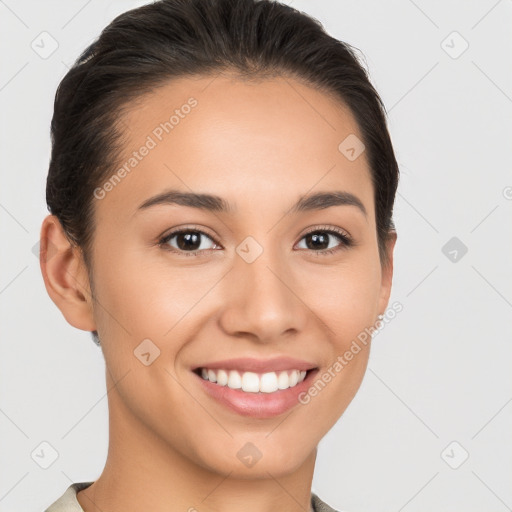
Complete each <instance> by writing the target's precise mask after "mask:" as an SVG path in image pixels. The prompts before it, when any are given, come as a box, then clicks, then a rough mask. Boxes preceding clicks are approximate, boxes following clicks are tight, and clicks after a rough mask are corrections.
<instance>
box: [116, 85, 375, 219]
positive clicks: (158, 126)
mask: <svg viewBox="0 0 512 512" xmlns="http://www.w3.org/2000/svg"><path fill="white" fill-rule="evenodd" d="M122 126H123V127H124V131H125V135H126V138H125V145H124V150H123V154H122V156H121V159H120V161H119V162H118V164H119V166H121V165H125V164H127V163H129V161H130V160H131V164H129V165H125V167H126V168H127V169H128V168H129V171H128V172H127V173H125V174H126V175H127V177H126V178H123V183H122V186H116V187H115V189H114V190H113V191H112V192H111V193H110V195H111V196H118V199H120V200H122V196H123V197H124V198H125V199H127V200H131V201H132V202H136V201H137V200H138V199H140V198H143V197H147V196H149V195H151V194H157V193H159V192H162V189H163V188H174V189H176V188H179V189H182V190H183V191H191V190H193V191H194V192H205V191H208V192H210V193H214V194H216V195H219V196H222V197H226V198H227V199H228V200H229V201H230V203H232V204H233V205H234V206H235V208H236V207H238V203H239V202H240V201H241V200H242V198H243V200H244V202H245V203H251V204H250V206H255V207H258V205H261V201H262V199H263V198H264V199H265V202H266V204H270V203H271V202H273V201H278V202H281V203H282V202H283V201H286V202H288V201H287V199H286V197H287V196H290V198H295V199H296V198H297V197H298V196H300V195H303V194H305V193H307V192H311V191H315V189H318V190H326V189H336V190H340V189H341V190H345V191H348V192H351V193H357V195H358V197H360V198H361V200H362V201H363V202H364V203H365V206H366V208H367V210H368V212H369V213H370V212H371V211H372V208H373V205H372V203H373V201H372V196H373V192H372V189H371V179H370V172H369V167H368V162H367V159H366V153H365V152H364V151H363V152H362V153H361V155H360V156H359V157H357V158H356V159H353V158H352V159H350V158H347V154H346V152H344V151H345V150H346V147H345V146H347V144H348V145H349V146H354V145H355V150H356V151H359V150H360V147H357V144H361V142H360V141H361V139H362V136H361V134H360V130H359V127H358V125H357V122H356V121H355V118H354V116H353V115H352V113H351V112H350V110H349V109H348V108H347V107H346V106H345V105H344V104H343V103H342V102H341V101H336V100H335V99H334V98H333V97H332V96H329V95H327V94H325V93H323V92H320V91H317V90H315V89H313V88H312V87H311V86H307V85H305V84H302V83H299V82H298V81H296V80H293V79H291V78H285V77H276V78H272V79H266V80H258V81H247V80H245V81H244V80H241V79H240V78H237V77H234V76H229V75H227V76H226V75H217V76H197V77H187V78H180V79H177V80H173V81H172V82H169V83H167V84H165V85H163V86H160V87H158V88H157V89H154V90H153V91H152V92H151V93H149V94H145V95H143V96H141V97H140V98H138V100H137V101H136V102H135V103H133V104H132V105H131V106H130V110H129V111H128V112H127V113H126V114H125V115H124V117H123V118H122ZM347 141H348V142H347ZM144 147H146V148H150V149H146V150H143V148H144ZM134 153H137V156H134ZM141 153H144V156H141ZM135 160H136V161H135ZM138 202H139V203H140V201H138Z"/></svg>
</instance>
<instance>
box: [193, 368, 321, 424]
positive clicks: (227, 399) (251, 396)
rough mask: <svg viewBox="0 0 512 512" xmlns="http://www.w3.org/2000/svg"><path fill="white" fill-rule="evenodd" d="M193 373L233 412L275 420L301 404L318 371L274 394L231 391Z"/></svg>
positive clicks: (215, 397) (206, 389) (205, 388)
mask: <svg viewBox="0 0 512 512" xmlns="http://www.w3.org/2000/svg"><path fill="white" fill-rule="evenodd" d="M192 373H193V374H194V375H195V376H196V377H197V378H198V379H199V380H200V381H201V385H202V386H203V389H204V390H205V391H206V392H207V393H208V394H209V395H210V396H211V397H212V398H214V399H216V400H217V401H218V402H220V403H221V404H223V405H224V406H226V407H228V408H229V409H231V410H232V411H234V412H236V413H238V414H240V415H242V416H249V417H252V418H273V417H274V416H278V415H279V414H283V413H284V412H286V411H288V410H289V409H291V408H292V407H294V406H296V405H297V404H299V403H300V402H299V395H300V394H301V393H302V392H305V391H306V390H307V389H308V388H309V387H310V385H311V381H312V379H313V377H314V376H315V375H316V373H318V369H315V370H310V371H308V373H307V374H306V377H305V379H304V380H303V381H302V382H299V384H297V385H296V386H294V387H293V388H288V389H280V390H278V391H274V392H273V393H262V392H259V393H249V392H245V391H241V390H240V389H231V388H230V387H228V386H227V385H226V386H219V384H215V383H213V382H210V381H209V380H205V379H203V378H202V377H201V376H199V375H197V373H195V372H192Z"/></svg>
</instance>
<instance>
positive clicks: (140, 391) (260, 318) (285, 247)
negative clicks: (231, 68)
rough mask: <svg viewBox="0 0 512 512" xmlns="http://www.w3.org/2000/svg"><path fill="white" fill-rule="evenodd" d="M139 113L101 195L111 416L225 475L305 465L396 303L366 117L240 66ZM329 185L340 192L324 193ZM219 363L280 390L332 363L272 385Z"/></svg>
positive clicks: (102, 322)
mask: <svg viewBox="0 0 512 512" xmlns="http://www.w3.org/2000/svg"><path fill="white" fill-rule="evenodd" d="M172 116H174V117H172ZM123 121H124V123H123V126H124V129H125V131H126V136H127V138H126V141H125V143H124V144H125V146H124V148H125V150H124V154H123V157H122V158H121V160H120V162H119V167H118V169H120V168H121V167H122V166H123V165H124V164H127V165H126V166H125V172H123V171H121V172H118V173H117V174H116V175H115V176H114V177H113V178H112V179H111V180H110V185H108V184H107V185H104V184H100V187H99V188H98V189H96V191H95V198H94V202H95V208H96V212H95V235H94V243H93V262H94V267H93V281H94V282H93V285H94V292H95V299H96V301H95V302H94V304H93V313H92V314H93V318H94V323H95V325H96V327H97V330H98V333H99V336H100V339H101V343H102V348H103V351H104V356H105V360H106V364H107V367H108V372H107V374H109V376H108V378H109V383H108V387H109V388H110V387H111V385H112V381H111V380H110V379H114V381H116V382H117V381H119V382H118V384H117V388H116V393H115V394H114V393H112V392H111V393H110V394H109V400H110V402H109V407H110V420H111V426H113V428H114V429H118V431H119V432H120V433H119V435H120V436H122V434H121V432H122V431H123V430H126V429H128V430H130V429H131V431H132V432H133V431H135V429H136V431H137V432H139V433H141V435H145V434H148V433H151V434H156V439H158V440H159V442H161V443H163V445H162V446H164V447H165V448H168V449H170V450H171V451H172V452H175V453H178V454H179V455H181V456H184V457H186V459H188V460H190V461H192V462H193V463H195V464H198V465H200V466H202V467H203V468H207V469H209V470H213V471H216V472H219V473H222V474H227V473H228V472H230V471H231V472H232V476H236V475H238V476H240V477H242V478H243V477H247V478H250V477H258V475H259V476H262V475H263V476H266V475H267V472H270V473H271V474H273V475H279V474H283V473H287V472H290V471H293V470H295V469H297V468H298V467H300V465H301V464H303V463H304V461H305V460H306V459H307V458H308V457H310V456H312V453H313V452H314V450H315V448H316V445H317V444H318V442H319V440H320V439H321V438H322V437H323V436H324V435H325V434H326V432H327V431H328V430H329V429H330V428H331V427H332V426H333V425H334V423H335V422H336V421H337V419H338V418H339V417H340V415H341V414H342V413H343V411H344V410H345V409H346V407H347V405H348V404H349V402H350V401H351V400H352V398H353V397H354V395H355V393H356V391H357V389H358V388H359V385H360V383H361V380H362V378H363V374H364V372H365V368H366V364H367V359H368V351H369V344H366V345H364V344H361V343H359V345H360V347H361V350H360V351H359V352H357V354H355V355H354V356H353V358H352V359H351V360H350V361H349V362H347V361H346V359H345V358H344V361H345V363H346V364H345V363H344V364H343V365H342V369H339V365H338V366H337V368H338V371H336V370H334V365H335V362H336V361H340V359H339V357H340V358H343V355H344V354H345V353H346V351H347V350H349V349H350V347H351V344H352V343H353V341H354V340H356V339H357V337H358V335H359V334H360V333H361V332H363V331H364V329H365V328H368V327H370V326H373V325H374V324H375V321H376V318H377V315H378V314H379V313H383V312H384V310H385V308H386V306H387V303H388V298H389V292H390V285H391V271H392V270H391V268H392V267H391V268H390V269H388V270H385V269H382V268H381V264H380V260H379V253H378V245H377V237H376V225H375V211H374V201H373V190H372V185H371V178H370V170H369V166H368V161H367V158H366V153H365V152H364V150H363V148H362V146H361V145H360V144H361V143H360V139H361V138H362V137H361V135H360V131H359V129H358V126H357V125H356V122H355V120H354V118H353V116H352V115H351V114H350V112H349V111H348V109H346V108H344V107H342V106H341V105H340V104H339V103H337V102H334V101H333V100H332V99H330V98H329V97H328V96H326V95H324V94H323V93H320V92H317V91H315V90H313V89H312V88H309V87H307V86H304V85H301V84H300V83H298V82H296V81H293V80H291V79H286V80H285V79H284V78H278V79H273V80H268V81H261V82H259V83H254V82H253V83H249V82H243V81H240V80H237V79H235V78H231V77H227V76H218V77H216V78H213V77H202V78H197V79H192V78H186V79H180V80H178V81H175V82H173V83H170V84H168V85H166V86H165V87H162V88H159V89H158V90H156V91H155V92H154V93H153V94H151V95H148V96H145V97H143V98H142V99H141V101H139V102H137V105H136V107H134V108H133V109H132V110H131V111H130V112H129V113H127V114H126V116H125V117H124V119H123ZM166 123H167V124H166ZM347 137H348V139H347ZM356 137H357V138H356ZM344 141H345V142H344ZM340 145H341V146H340ZM141 148H142V149H141ZM143 148H146V149H143ZM361 151H362V152H361ZM359 153H360V154H359ZM130 159H131V160H130ZM173 193H174V196H173ZM176 193H180V194H182V195H181V196H180V195H176ZM319 193H324V194H338V195H337V196H333V197H337V198H338V199H337V200H336V199H333V198H332V197H331V198H330V199H329V198H328V197H327V196H324V198H323V199H324V200H322V198H321V197H320V198H319V199H317V200H312V201H309V202H308V201H306V198H308V197H309V196H311V195H314V194H319ZM165 194H168V196H165ZM189 194H199V195H203V194H204V195H208V196H210V195H211V196H215V197H216V198H219V199H212V198H207V197H199V198H195V199H194V197H193V196H189ZM154 198H157V199H154ZM347 198H348V199H349V200H347ZM299 200H301V201H302V203H301V204H302V207H296V205H297V202H298V201H299ZM358 201H359V202H360V204H359V205H358V204H357V203H358ZM144 205H145V206H144ZM176 230H183V231H185V232H184V233H182V234H178V235H175V236H168V237H167V239H164V237H165V236H166V235H171V232H173V231H176ZM198 231H201V232H202V233H198ZM337 232H338V233H340V235H338V234H337ZM344 237H346V238H344ZM162 239H163V241H162ZM346 239H349V240H351V241H352V244H348V245H347V244H346ZM391 251H392V244H391V245H390V252H391ZM242 358H243V359H248V360H249V359H250V360H252V361H228V360H234V359H242ZM278 358H293V359H295V360H296V361H287V360H281V361H277V363H279V364H280V365H279V364H275V363H276V361H274V360H277V359H278ZM254 361H256V362H255V363H254ZM251 363H253V364H255V366H252V365H251ZM258 363H260V364H259V365H258ZM201 368H205V369H206V370H205V371H206V373H207V374H210V375H215V378H216V379H218V380H220V381H221V383H222V382H223V379H224V380H225V379H226V377H227V378H228V379H231V381H230V383H231V385H233V386H235V387H236V386H237V382H236V381H237V379H236V374H235V373H232V371H236V370H240V372H239V373H240V376H241V378H242V380H243V381H244V387H245V388H246V389H249V388H248V387H247V386H249V387H250V386H251V385H253V386H256V387H255V388H252V389H257V386H258V385H262V386H263V387H264V386H266V385H268V386H270V387H269V388H265V387H264V389H267V391H270V390H272V389H275V387H276V380H277V387H279V386H281V387H286V386H289V385H290V384H292V385H293V384H294V380H293V379H294V377H293V376H292V373H291V371H292V370H295V369H298V370H302V371H303V372H304V371H305V370H307V369H310V368H313V369H314V370H312V371H308V373H307V374H306V377H305V380H304V381H303V382H302V383H299V384H297V385H296V386H292V387H289V388H288V389H279V390H278V391H274V392H259V393H256V392H253V391H243V390H239V389H238V390H237V389H231V388H230V387H229V386H228V385H225V386H221V384H220V383H219V382H217V383H214V382H210V381H206V380H204V379H203V377H202V376H201V373H202V371H201ZM329 368H330V369H331V370H330V374H331V379H330V381H329V382H328V383H325V381H324V385H317V387H318V388H319V390H318V389H317V392H316V393H315V392H313V393H306V392H307V391H308V389H309V388H311V386H314V384H315V382H318V381H319V380H322V378H321V377H322V375H324V374H325V373H329ZM207 369H210V370H214V369H216V370H219V369H220V370H222V369H224V370H227V371H226V374H224V373H223V372H222V371H220V372H219V371H211V372H208V371H207ZM251 370H252V372H250V373H249V374H248V375H247V376H243V375H242V374H243V371H251ZM287 370H289V371H290V372H287V375H288V377H286V376H284V375H283V374H282V372H284V371H287ZM273 371H274V373H275V377H274V375H273V373H272V372H273ZM254 373H257V374H258V375H257V376H255V375H253V374H254ZM260 374H269V375H268V376H265V377H263V379H261V381H260V380H258V378H257V377H258V376H261V375H260ZM302 376H303V373H302V374H300V373H299V374H298V377H299V380H300V378H301V377H302ZM255 377H256V378H255ZM212 378H213V377H212ZM289 379H291V380H289ZM299 391H300V392H301V395H300V397H301V398H302V400H299V396H298V392H299ZM308 397H309V398H308ZM135 426H136V427H135ZM132 427H133V428H132ZM143 433H145V434H143ZM258 459H259V460H258ZM251 461H253V462H251ZM254 461H257V463H254Z"/></svg>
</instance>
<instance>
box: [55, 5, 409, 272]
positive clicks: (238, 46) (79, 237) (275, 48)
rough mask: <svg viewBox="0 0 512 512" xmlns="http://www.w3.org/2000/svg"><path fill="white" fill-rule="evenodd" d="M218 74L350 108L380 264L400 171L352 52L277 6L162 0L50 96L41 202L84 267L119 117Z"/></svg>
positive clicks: (123, 19) (99, 45)
mask: <svg viewBox="0 0 512 512" xmlns="http://www.w3.org/2000/svg"><path fill="white" fill-rule="evenodd" d="M222 71H229V72H234V73H236V74H237V75H238V76H240V78H241V79H244V80H250V79H255V80H256V79H261V78H266V77H273V76H279V75H283V76H289V77H292V78H295V79H298V80H300V81H301V82H303V83H306V84H308V85H310V86H312V87H315V88H317V89H319V90H321V91H324V92H326V93H327V94H329V95H331V96H333V97H335V98H336V99H337V100H339V101H340V102H342V103H344V104H345V105H347V106H348V107H349V109H350V111H351V112H352V114H353V115H354V117H355V119H356V121H357V123H358V126H359V128H360V131H361V134H362V137H363V143H364V144H365V147H366V156H367V158H368V161H369V164H370V170H371V177H372V183H373V189H374V199H375V210H376V225H377V237H378V242H379V253H380V258H381V263H382V264H386V263H387V259H386V250H385V243H386V240H387V238H388V237H389V235H390V232H391V231H394V224H393V220H392V212H393V204H394V199H395V194H396V189H397V185H398V178H399V171H398V165H397V162H396V159H395V155H394V152H393V147H392V144H391V140H390V136H389V133H388V129H387V125H386V117H385V109H384V106H383V104H382V101H381V99H380V97H379V95H378V93H377V92H376V90H375V89H374V87H373V86H372V84H371V83H370V80H369V77H368V74H367V71H366V70H365V68H364V67H363V66H362V65H361V64H360V62H359V61H358V58H357V54H356V51H355V48H353V47H351V46H350V45H348V44H347V43H344V42H341V41H339V40H337V39H335V38H333V37H331V36H330V35H328V34H327V33H326V32H325V30H324V29H323V27H322V25H321V24H320V22H318V21H317V20H316V19H314V18H312V17H310V16H308V15H306V14H305V13H302V12H300V11H298V10H296V9H294V8H292V7H290V6H288V5H285V4H280V3H278V2H276V1H271V0H160V1H156V2H154V3H151V4H148V5H144V6H142V7H139V8H137V9H133V10H130V11H127V12H125V13H123V14H121V15H119V16H118V17H116V18H115V19H114V20H113V21H112V22H111V23H110V24H109V25H108V26H107V27H106V28H105V29H104V30H103V31H102V32H101V34H100V36H99V37H98V38H97V39H96V40H95V41H94V42H93V43H92V44H91V45H90V46H89V47H87V48H86V49H85V50H84V52H83V53H82V54H81V55H80V57H79V58H78V59H77V60H76V62H75V63H74V64H73V67H72V68H71V69H70V70H69V72H68V73H67V74H66V75H65V76H64V78H63V79H62V81H61V82H60V84H59V86H58V89H57V92H56V95H55V104H54V114H53V118H52V122H51V140H52V152H51V160H50V165H49V172H48V179H47V186H46V201H47V204H48V209H49V211H50V213H52V214H54V215H56V216H57V218H58V219H59V221H60V222H61V224H62V226H63V228H64V230H65V232H66V235H67V236H68V238H69V240H70V241H71V242H72V243H73V244H74V245H76V246H78V247H79V248H80V249H81V250H82V252H83V255H84V259H85V263H86V264H87V267H88V269H90V268H91V265H92V260H91V244H92V239H93V233H94V204H95V199H94V196H93V191H94V189H95V188H96V187H98V185H100V184H101V183H103V182H104V181H106V179H107V178H108V177H109V176H111V175H112V174H113V172H114V170H115V168H116V167H115V166H116V163H117V160H118V157H119V155H120V152H121V151H122V149H123V135H125V134H124V133H123V126H122V123H120V122H119V120H120V119H121V117H122V114H123V112H125V111H126V110H127V109H129V108H130V105H133V102H134V100H136V99H140V97H141V96H142V95H144V94H145V93H148V92H150V91H151V90H153V89H154V88H156V87H158V86H162V85H164V84H165V83H166V82H169V81H170V80H172V79H173V78H178V77H184V76H187V75H190V76H191V75H208V74H212V75H213V74H216V73H218V72H222ZM340 142H341V141H340Z"/></svg>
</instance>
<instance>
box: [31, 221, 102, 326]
mask: <svg viewBox="0 0 512 512" xmlns="http://www.w3.org/2000/svg"><path fill="white" fill-rule="evenodd" d="M39 246H40V252H39V263H40V266H41V272H42V274H43V279H44V284H45V287H46V291H47V292H48V295H49V296H50V298H51V299H52V301H53V302H54V303H55V305H56V306H57V307H58V308H59V309H60V311H61V313H62V314H63V315H64V317H65V319H66V320H67V321H68V323H70V324H71V325H72V326H73V327H76V328H77V329H82V330H84V331H94V330H96V324H95V322H94V317H93V300H92V296H91V287H90V283H89V277H88V275H87V268H86V266H85V263H84V261H83V256H82V252H81V251H80V249H79V248H78V247H76V246H74V245H72V244H71V243H70V241H69V240H68V238H67V236H66V234H65V232H64V229H63V228H62V225H61V223H60V222H59V220H58V219H57V217H56V216H55V215H48V216H47V217H46V218H45V219H44V221H43V224H42V226H41V236H40V243H39Z"/></svg>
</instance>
